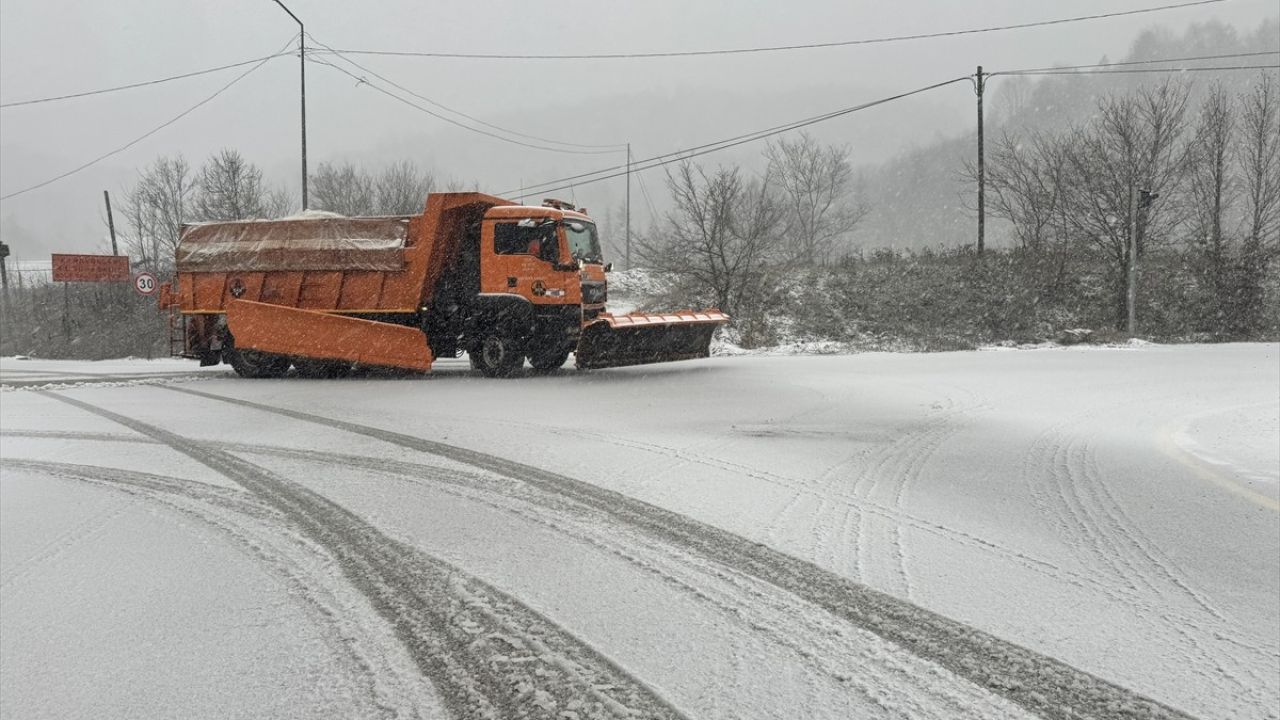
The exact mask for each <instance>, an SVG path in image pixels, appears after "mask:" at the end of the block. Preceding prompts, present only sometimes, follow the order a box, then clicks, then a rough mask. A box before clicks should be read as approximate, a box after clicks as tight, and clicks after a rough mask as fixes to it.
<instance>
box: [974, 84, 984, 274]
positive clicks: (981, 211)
mask: <svg viewBox="0 0 1280 720" xmlns="http://www.w3.org/2000/svg"><path fill="white" fill-rule="evenodd" d="M985 87H986V79H985V78H984V76H983V74H982V66H981V65H979V66H978V75H977V85H976V87H975V89H976V90H977V92H978V254H979V255H981V254H982V250H983V246H984V245H985V244H986V234H987V195H986V191H987V187H986V185H987V176H986V150H985V148H984V147H983V141H984V139H985V138H984V134H985V133H984V131H983V127H982V91H983V89H984V88H985Z"/></svg>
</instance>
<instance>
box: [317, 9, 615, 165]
mask: <svg viewBox="0 0 1280 720" xmlns="http://www.w3.org/2000/svg"><path fill="white" fill-rule="evenodd" d="M307 37H309V38H311V40H312V41H313V42H315V43H316V44H317V45H319V46H321V47H323V48H325V49H326V50H328V51H329V52H331V53H333V54H334V55H336V56H338V57H339V58H341V59H342V60H343V61H344V62H346V63H348V64H350V65H352V66H353V67H356V68H358V69H360V70H362V71H364V72H366V73H369V74H370V75H372V76H374V77H376V78H378V79H379V80H381V81H383V82H385V83H387V84H388V85H391V86H392V87H395V88H397V89H399V90H400V91H402V92H405V93H408V94H409V95H412V96H413V97H416V98H418V99H419V100H422V101H423V102H426V103H428V104H429V105H432V106H434V107H437V108H439V109H441V110H443V111H445V112H450V113H453V114H454V115H458V116H460V117H464V118H466V119H468V120H471V121H472V122H476V123H479V124H481V125H484V126H485V127H488V128H492V129H494V130H497V131H499V132H504V133H507V134H509V135H515V136H517V137H522V138H527V139H529V140H537V141H539V142H544V143H551V144H553V145H568V146H570V147H578V148H591V149H600V148H609V149H611V150H614V151H616V150H620V149H622V148H625V147H626V144H625V143H624V144H618V143H613V144H609V145H588V144H583V143H572V142H565V141H563V140H552V139H550V138H544V137H539V136H537V135H530V134H528V133H522V132H519V131H516V130H511V129H510V128H504V127H502V126H500V125H494V124H493V123H490V122H485V121H484V120H481V119H480V118H478V117H475V116H473V115H468V114H467V113H464V112H462V111H461V110H454V109H453V108H451V107H448V106H447V105H444V104H442V103H440V102H437V101H435V100H432V99H431V98H429V97H427V96H425V95H421V94H419V93H416V92H414V91H413V90H410V89H409V88H407V87H405V86H403V85H401V84H400V83H398V82H396V81H394V80H392V79H390V78H388V77H386V76H385V75H380V74H378V73H377V72H374V71H373V70H370V69H369V68H367V67H365V66H364V65H361V64H360V63H358V62H356V61H355V60H352V59H351V58H349V57H347V56H346V55H345V54H344V53H343V52H341V51H338V50H334V49H333V48H332V47H329V46H328V45H325V44H324V43H322V42H320V41H319V40H316V38H315V37H314V36H313V35H312V34H311V33H307ZM313 52H314V51H313Z"/></svg>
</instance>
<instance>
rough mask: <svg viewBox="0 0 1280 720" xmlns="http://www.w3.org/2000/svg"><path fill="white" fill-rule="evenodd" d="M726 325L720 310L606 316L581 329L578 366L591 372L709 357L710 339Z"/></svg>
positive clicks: (725, 316)
mask: <svg viewBox="0 0 1280 720" xmlns="http://www.w3.org/2000/svg"><path fill="white" fill-rule="evenodd" d="M726 322H729V316H728V315H725V314H724V313H722V312H720V311H719V310H704V311H701V312H680V313H672V314H669V315H649V314H642V313H632V314H630V315H616V316H615V315H609V314H604V315H601V316H600V317H599V318H598V319H597V320H595V321H593V322H591V323H590V324H588V325H587V326H586V327H584V328H582V335H581V337H580V338H579V339H578V350H577V365H578V367H579V368H581V369H583V370H591V369H596V368H609V367H624V366H627V365H647V364H650V363H660V362H672V361H675V360H693V359H697V358H705V357H709V356H710V355H711V336H712V335H713V334H714V333H715V331H716V328H717V327H719V326H720V325H723V324H724V323H726Z"/></svg>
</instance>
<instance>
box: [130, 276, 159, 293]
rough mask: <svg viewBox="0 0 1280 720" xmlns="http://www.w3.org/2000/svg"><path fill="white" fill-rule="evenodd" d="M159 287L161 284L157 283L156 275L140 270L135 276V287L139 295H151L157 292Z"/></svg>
mask: <svg viewBox="0 0 1280 720" xmlns="http://www.w3.org/2000/svg"><path fill="white" fill-rule="evenodd" d="M157 287H159V285H158V284H157V283H156V276H155V275H152V274H151V273H149V272H140V273H138V274H137V275H134V276H133V289H134V290H137V291H138V294H139V295H145V296H148V297H149V296H151V295H153V294H155V291H156V288H157Z"/></svg>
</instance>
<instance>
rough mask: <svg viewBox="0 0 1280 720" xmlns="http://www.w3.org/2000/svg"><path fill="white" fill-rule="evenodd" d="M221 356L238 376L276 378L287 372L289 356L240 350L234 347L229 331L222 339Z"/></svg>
mask: <svg viewBox="0 0 1280 720" xmlns="http://www.w3.org/2000/svg"><path fill="white" fill-rule="evenodd" d="M222 357H223V359H225V360H226V361H227V364H228V365H230V366H231V369H233V370H235V371H236V374H237V375H239V376H240V377H245V378H277V377H283V376H284V374H285V373H286V372H289V365H290V361H289V358H287V357H285V356H284V355H275V354H273V353H265V352H261V351H258V350H241V349H239V348H237V347H236V344H235V341H234V340H233V339H232V337H231V335H230V333H228V334H227V337H226V339H225V340H223V343H222Z"/></svg>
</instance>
